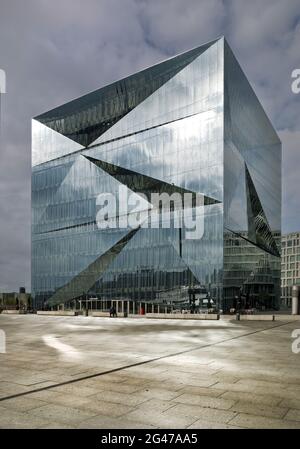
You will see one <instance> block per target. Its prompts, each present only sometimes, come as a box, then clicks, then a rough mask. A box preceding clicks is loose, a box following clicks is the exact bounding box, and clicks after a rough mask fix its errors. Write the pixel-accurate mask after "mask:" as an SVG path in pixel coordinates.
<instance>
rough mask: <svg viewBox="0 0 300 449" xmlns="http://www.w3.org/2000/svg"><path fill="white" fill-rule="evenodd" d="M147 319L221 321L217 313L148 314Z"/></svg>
mask: <svg viewBox="0 0 300 449" xmlns="http://www.w3.org/2000/svg"><path fill="white" fill-rule="evenodd" d="M144 316H146V318H163V319H171V320H219V319H220V315H218V314H217V313H147V314H146V315H144Z"/></svg>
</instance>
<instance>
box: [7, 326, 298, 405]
mask: <svg viewBox="0 0 300 449" xmlns="http://www.w3.org/2000/svg"><path fill="white" fill-rule="evenodd" d="M292 323H294V321H287V322H285V323H280V324H277V325H275V326H272V327H266V328H264V329H258V330H255V331H251V332H246V333H245V334H242V335H235V336H234V337H230V338H226V339H224V340H221V341H217V342H215V343H208V344H206V345H201V346H196V347H194V348H190V349H185V350H183V351H179V352H174V353H171V354H166V355H162V356H159V357H155V358H153V359H148V360H143V361H142V362H137V363H132V364H130V365H125V366H120V367H118V368H112V369H110V370H107V371H102V372H100V373H95V374H90V375H88V376H83V377H79V378H77V379H72V380H66V381H65V382H60V383H57V384H53V385H48V386H45V387H41V388H36V389H35V390H28V391H23V392H22V393H16V394H13V395H10V396H5V397H2V398H0V402H3V401H7V400H9V399H15V398H19V397H22V396H28V395H30V394H33V393H39V392H41V391H46V390H51V389H52V388H57V387H63V386H64V385H70V384H74V383H76V382H80V381H84V380H88V379H93V378H95V377H100V376H105V375H107V374H113V373H117V372H119V371H123V370H126V369H129V368H134V367H136V366H141V365H146V364H148V363H153V362H156V361H158V360H163V359H168V358H171V357H176V356H178V355H182V354H187V353H188V352H193V351H197V350H200V349H205V348H209V347H211V346H217V345H220V344H222V343H226V342H228V341H232V340H237V339H238V338H243V337H248V336H249V335H253V334H258V333H260V332H264V331H268V330H272V329H275V328H277V327H282V326H287V325H288V324H292Z"/></svg>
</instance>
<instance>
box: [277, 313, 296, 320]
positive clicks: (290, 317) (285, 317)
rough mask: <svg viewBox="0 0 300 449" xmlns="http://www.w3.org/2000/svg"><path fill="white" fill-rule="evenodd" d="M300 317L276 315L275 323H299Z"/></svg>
mask: <svg viewBox="0 0 300 449" xmlns="http://www.w3.org/2000/svg"><path fill="white" fill-rule="evenodd" d="M299 320H300V315H283V314H281V315H275V321H299Z"/></svg>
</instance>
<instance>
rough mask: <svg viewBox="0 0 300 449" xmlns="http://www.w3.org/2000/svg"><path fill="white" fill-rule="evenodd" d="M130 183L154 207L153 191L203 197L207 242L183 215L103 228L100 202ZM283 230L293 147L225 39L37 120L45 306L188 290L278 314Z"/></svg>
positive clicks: (36, 282) (36, 190) (38, 251)
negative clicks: (285, 170)
mask: <svg viewBox="0 0 300 449" xmlns="http://www.w3.org/2000/svg"><path fill="white" fill-rule="evenodd" d="M120 186H123V187H125V188H126V189H127V191H128V192H130V193H132V194H134V195H137V196H140V194H141V193H142V194H143V195H144V198H145V199H144V201H145V202H146V203H147V201H148V204H150V206H151V202H150V194H151V193H153V192H156V193H161V192H167V193H169V194H172V193H176V192H181V193H185V192H190V193H192V194H196V193H199V194H201V195H202V198H203V206H202V207H201V208H198V207H197V205H195V204H194V205H193V206H192V207H191V210H192V212H191V213H192V214H194V215H195V214H196V216H197V214H202V218H203V223H204V229H203V235H202V236H201V238H198V239H189V238H187V229H185V226H184V224H182V225H181V226H180V227H176V226H174V223H173V221H174V214H175V211H174V209H173V210H171V220H170V225H169V227H163V226H157V227H154V228H150V227H143V226H136V227H129V226H128V227H127V228H126V227H124V226H123V227H117V226H115V227H109V226H108V227H107V228H104V227H102V228H100V227H99V223H98V222H97V219H96V217H97V213H98V211H99V202H98V198H99V195H101V194H107V193H109V194H114V193H116V192H117V191H118V189H119V188H120ZM118 213H119V212H118V211H117V210H115V209H113V210H111V211H110V214H108V215H110V218H113V215H114V214H115V216H116V217H115V218H116V219H118V220H119V219H120V217H119V216H118ZM128 214H129V215H130V214H131V212H130V211H129V212H128ZM280 235H281V143H280V140H279V138H278V136H277V134H276V132H275V130H274V128H273V127H272V125H271V123H270V121H269V119H268V117H267V116H266V114H265V112H264V110H263V108H262V106H261V104H260V103H259V101H258V99H257V97H256V95H255V93H254V91H253V90H252V88H251V86H250V84H249V82H248V81H247V78H246V76H245V74H244V73H243V71H242V69H241V67H240V65H239V63H238V62H237V60H236V58H235V56H234V55H233V53H232V51H231V49H230V47H229V46H228V44H227V42H226V40H225V39H224V38H223V37H221V38H218V39H216V40H214V41H212V42H209V43H207V44H204V45H202V46H200V47H197V48H195V49H192V50H190V51H187V52H185V53H183V54H180V55H178V56H175V57H173V58H171V59H168V60H166V61H164V62H162V63H159V64H156V65H154V66H152V67H150V68H147V69H145V70H142V71H141V72H138V73H136V74H134V75H131V76H129V77H127V78H124V79H122V80H120V81H117V82H114V83H113V84H110V85H108V86H105V87H102V88H100V89H99V90H96V91H94V92H92V93H89V94H87V95H84V96H82V97H80V98H78V99H76V100H73V101H70V102H69V103H66V104H64V105H62V106H59V107H57V108H55V109H53V110H51V111H49V112H46V113H43V114H41V115H39V116H37V117H35V118H34V119H33V121H32V294H33V298H34V303H35V307H36V308H42V307H45V305H47V306H56V305H58V304H62V303H70V302H72V301H74V300H76V299H78V298H80V297H83V296H84V295H93V296H95V295H96V296H97V298H99V299H100V300H115V299H124V300H130V301H145V302H147V301H148V302H149V303H150V302H152V303H153V302H164V303H166V302H168V301H172V302H174V303H176V302H178V304H184V303H187V297H188V294H187V292H189V301H190V300H191V296H192V298H193V300H194V301H195V297H197V292H202V293H203V294H204V296H206V297H207V298H210V299H211V300H212V302H213V303H214V304H215V306H216V307H218V308H220V309H223V310H228V309H229V308H231V307H232V306H233V305H234V304H235V302H236V301H237V298H239V299H241V298H244V299H245V301H246V302H249V303H251V306H253V307H254V306H256V307H264V308H272V307H277V305H278V304H279V299H280Z"/></svg>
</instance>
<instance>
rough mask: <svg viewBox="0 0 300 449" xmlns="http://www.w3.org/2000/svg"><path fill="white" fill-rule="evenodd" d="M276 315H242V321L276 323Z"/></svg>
mask: <svg viewBox="0 0 300 449" xmlns="http://www.w3.org/2000/svg"><path fill="white" fill-rule="evenodd" d="M274 320H275V316H274V315H259V314H257V315H240V321H274Z"/></svg>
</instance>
